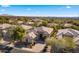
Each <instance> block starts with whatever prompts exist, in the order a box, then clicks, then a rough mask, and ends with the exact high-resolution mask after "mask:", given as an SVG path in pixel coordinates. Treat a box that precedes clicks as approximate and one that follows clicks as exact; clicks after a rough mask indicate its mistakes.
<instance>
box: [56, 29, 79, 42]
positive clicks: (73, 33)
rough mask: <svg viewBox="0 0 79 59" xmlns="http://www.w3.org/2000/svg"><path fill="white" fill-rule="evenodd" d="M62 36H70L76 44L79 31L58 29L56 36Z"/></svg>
mask: <svg viewBox="0 0 79 59" xmlns="http://www.w3.org/2000/svg"><path fill="white" fill-rule="evenodd" d="M63 36H68V37H72V38H73V40H74V42H75V43H76V44H79V31H78V30H74V29H70V28H68V29H60V30H58V33H57V38H58V39H62V38H63Z"/></svg>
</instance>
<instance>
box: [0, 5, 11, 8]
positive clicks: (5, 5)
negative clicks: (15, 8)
mask: <svg viewBox="0 0 79 59" xmlns="http://www.w3.org/2000/svg"><path fill="white" fill-rule="evenodd" d="M1 7H5V8H7V7H10V5H1Z"/></svg>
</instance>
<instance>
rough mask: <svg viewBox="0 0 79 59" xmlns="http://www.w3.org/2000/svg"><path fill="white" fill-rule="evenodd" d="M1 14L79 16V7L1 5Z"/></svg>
mask: <svg viewBox="0 0 79 59" xmlns="http://www.w3.org/2000/svg"><path fill="white" fill-rule="evenodd" d="M0 14H9V15H16V16H57V17H63V16H65V17H77V16H79V5H70V6H69V5H0Z"/></svg>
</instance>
